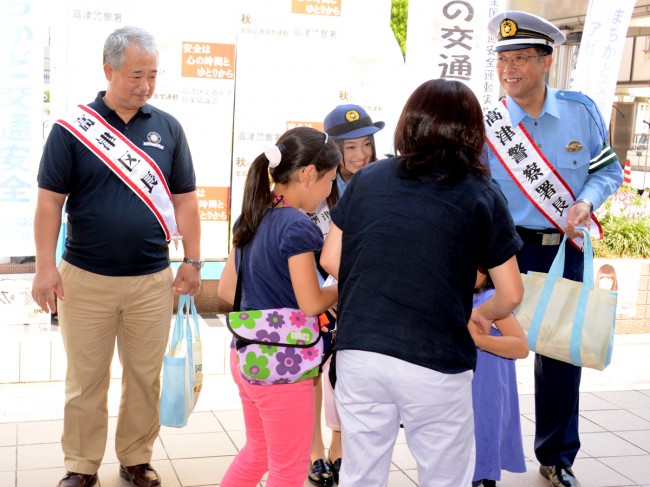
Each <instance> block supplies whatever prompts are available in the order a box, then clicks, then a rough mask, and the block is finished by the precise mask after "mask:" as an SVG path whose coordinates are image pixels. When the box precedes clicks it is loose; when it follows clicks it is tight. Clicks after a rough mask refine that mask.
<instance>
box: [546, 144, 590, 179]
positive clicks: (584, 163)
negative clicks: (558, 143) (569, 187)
mask: <svg viewBox="0 0 650 487" xmlns="http://www.w3.org/2000/svg"><path fill="white" fill-rule="evenodd" d="M566 145H568V144H566ZM590 160H591V157H589V151H588V149H587V148H586V147H583V148H582V149H580V150H579V151H575V152H569V151H567V150H566V148H563V149H562V150H561V151H559V153H558V154H556V162H555V164H556V167H557V168H558V169H569V170H570V169H575V170H578V171H584V172H585V174H586V173H587V171H588V170H589V161H590Z"/></svg>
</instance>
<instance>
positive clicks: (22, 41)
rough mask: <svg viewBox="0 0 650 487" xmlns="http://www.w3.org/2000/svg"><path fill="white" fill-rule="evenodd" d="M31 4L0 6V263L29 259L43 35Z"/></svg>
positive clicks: (39, 135) (39, 130)
mask: <svg viewBox="0 0 650 487" xmlns="http://www.w3.org/2000/svg"><path fill="white" fill-rule="evenodd" d="M36 6H37V2H35V1H31V0H22V1H21V0H16V1H14V2H0V33H1V34H0V35H1V36H2V40H3V42H2V49H0V213H1V214H2V227H3V229H4V230H3V232H2V233H3V235H2V238H0V259H7V258H9V257H12V256H23V255H33V254H34V238H33V230H32V228H33V217H34V207H35V202H36V172H37V168H38V160H39V157H40V147H41V140H42V133H43V122H44V120H45V117H44V115H43V87H44V83H43V46H42V40H43V31H42V29H41V26H42V24H41V20H42V19H41V18H40V15H39V14H40V12H39V11H38V9H37V8H36Z"/></svg>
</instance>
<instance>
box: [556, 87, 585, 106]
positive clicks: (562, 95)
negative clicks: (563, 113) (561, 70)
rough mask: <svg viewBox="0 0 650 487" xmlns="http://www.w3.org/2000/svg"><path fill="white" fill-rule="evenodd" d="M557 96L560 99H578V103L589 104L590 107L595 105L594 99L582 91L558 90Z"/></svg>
mask: <svg viewBox="0 0 650 487" xmlns="http://www.w3.org/2000/svg"><path fill="white" fill-rule="evenodd" d="M555 96H556V98H557V99H558V100H571V101H577V102H578V103H582V104H583V105H587V106H588V107H589V108H592V107H593V106H594V101H593V100H592V99H591V98H589V97H588V96H587V95H585V94H584V93H582V92H580V91H567V90H558V92H557V93H556V94H555Z"/></svg>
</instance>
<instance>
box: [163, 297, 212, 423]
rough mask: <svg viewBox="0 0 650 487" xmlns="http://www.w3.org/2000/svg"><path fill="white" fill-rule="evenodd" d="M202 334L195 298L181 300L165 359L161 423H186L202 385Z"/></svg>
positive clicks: (179, 300)
mask: <svg viewBox="0 0 650 487" xmlns="http://www.w3.org/2000/svg"><path fill="white" fill-rule="evenodd" d="M202 362H203V360H202V353H201V335H200V333H199V321H198V317H197V313H196V307H195V305H194V298H193V297H192V296H190V295H188V294H182V295H180V296H179V298H178V310H177V312H176V321H175V323H174V328H173V329H172V332H171V336H170V338H169V343H168V346H167V352H166V353H165V357H164V358H163V379H162V392H161V396H160V424H161V425H163V426H176V427H181V426H185V425H186V424H187V419H188V418H189V416H190V413H191V412H192V411H193V410H194V406H195V405H196V402H197V400H198V398H199V394H200V392H201V386H202V383H203V363H202Z"/></svg>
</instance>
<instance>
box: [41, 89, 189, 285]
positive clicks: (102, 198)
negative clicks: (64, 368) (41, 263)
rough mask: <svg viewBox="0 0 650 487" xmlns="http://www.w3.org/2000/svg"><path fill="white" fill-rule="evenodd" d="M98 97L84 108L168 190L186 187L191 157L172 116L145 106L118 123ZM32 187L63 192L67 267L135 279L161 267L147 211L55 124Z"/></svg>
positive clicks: (156, 233)
mask: <svg viewBox="0 0 650 487" xmlns="http://www.w3.org/2000/svg"><path fill="white" fill-rule="evenodd" d="M104 94H105V92H100V93H99V94H98V95H97V98H96V99H95V101H93V102H92V103H90V104H89V105H88V106H89V107H91V108H92V109H94V110H95V111H96V112H98V113H99V114H100V115H101V116H102V117H103V118H104V119H105V120H106V121H107V122H108V123H109V124H110V125H111V126H113V127H115V128H116V129H117V130H118V131H120V132H121V133H122V134H124V135H125V136H126V137H127V138H128V139H129V140H130V141H131V142H133V143H134V144H135V145H136V146H137V147H138V148H140V149H141V150H143V151H144V152H146V153H147V154H148V155H149V156H151V158H152V159H153V160H154V161H155V162H156V164H157V165H158V167H159V168H160V170H161V172H162V174H163V176H164V177H165V180H166V181H167V184H168V186H169V189H170V192H171V193H172V194H181V193H187V192H190V191H194V190H195V189H196V178H195V174H194V168H193V165H192V157H191V154H190V149H189V146H188V143H187V139H186V137H185V134H184V132H183V129H182V127H181V125H180V123H179V122H178V120H176V119H175V118H174V117H172V116H171V115H169V114H168V113H166V112H163V111H162V110H159V109H157V108H155V107H153V106H151V105H148V104H147V105H145V106H144V107H142V108H141V109H140V111H139V112H138V113H137V114H136V115H135V116H134V117H133V118H132V119H131V120H129V123H126V124H125V123H124V121H123V120H122V119H121V118H120V117H119V116H118V115H117V114H116V113H115V111H114V110H112V109H110V108H108V107H107V106H106V104H105V103H104V101H103V99H102V98H103V96H104ZM150 134H157V136H159V137H156V136H155V135H153V136H152V135H150ZM156 138H158V139H159V141H158V140H156ZM150 140H156V142H158V143H157V144H151V143H150V142H149V141H150ZM145 143H147V144H145ZM38 187H39V188H42V189H46V190H49V191H53V192H56V193H60V194H66V195H67V196H68V197H67V200H66V204H65V211H66V213H67V235H66V242H65V251H64V253H63V259H64V260H66V261H67V262H69V263H70V264H72V265H75V266H77V267H80V268H81V269H84V270H87V271H89V272H93V273H96V274H102V275H106V276H139V275H145V274H151V273H154V272H158V271H161V270H163V269H165V268H166V267H168V266H169V249H168V244H167V242H166V240H165V234H164V232H163V230H162V228H161V226H160V223H159V222H158V220H157V219H156V217H155V216H154V215H153V213H152V212H151V210H150V209H149V208H148V207H147V206H146V205H145V204H144V203H143V202H142V200H140V198H139V197H138V196H137V195H136V194H135V193H134V192H133V191H131V190H130V189H129V188H128V187H127V186H126V184H125V183H124V182H123V181H122V180H121V179H119V178H118V177H117V176H116V175H115V174H114V173H113V172H112V171H111V170H110V169H109V168H108V167H107V166H106V165H105V164H104V163H103V162H102V161H101V160H100V159H99V158H98V157H96V156H95V155H94V154H93V153H91V151H90V150H88V149H87V148H86V147H85V146H84V145H83V144H82V143H81V142H80V141H79V140H78V139H77V138H76V137H75V136H74V135H72V134H71V133H70V132H69V131H68V130H67V129H65V128H64V127H62V126H61V125H59V124H54V125H53V127H52V131H51V132H50V135H49V137H48V138H47V141H46V143H45V147H44V149H43V156H42V158H41V162H40V167H39V171H38Z"/></svg>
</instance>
